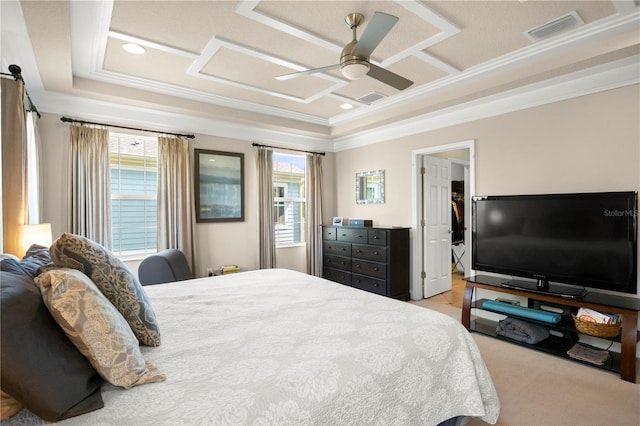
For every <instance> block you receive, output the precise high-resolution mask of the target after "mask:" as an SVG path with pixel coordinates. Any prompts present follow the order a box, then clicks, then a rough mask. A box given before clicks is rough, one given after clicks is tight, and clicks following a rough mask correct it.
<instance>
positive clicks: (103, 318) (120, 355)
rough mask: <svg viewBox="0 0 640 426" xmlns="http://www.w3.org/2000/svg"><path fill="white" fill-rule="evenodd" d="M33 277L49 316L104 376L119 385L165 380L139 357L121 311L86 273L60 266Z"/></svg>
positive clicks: (135, 384) (131, 385) (153, 367)
mask: <svg viewBox="0 0 640 426" xmlns="http://www.w3.org/2000/svg"><path fill="white" fill-rule="evenodd" d="M35 282H36V284H37V285H38V287H40V292H41V293H42V298H43V300H44V303H45V305H47V308H48V309H49V312H51V315H52V316H53V318H54V319H55V320H56V322H57V323H58V325H60V327H61V328H62V330H63V331H64V332H65V334H66V335H67V337H69V340H71V342H73V344H74V345H76V347H77V348H78V350H79V351H80V352H82V354H83V355H84V356H86V357H87V359H89V362H90V363H91V365H93V368H95V369H96V371H97V372H98V374H100V375H101V376H102V377H103V378H104V379H105V380H107V381H108V382H109V383H112V384H114V385H116V386H122V387H124V388H125V389H129V388H131V387H133V386H137V385H142V384H145V383H153V382H159V381H162V380H165V376H164V375H163V374H161V373H160V372H159V371H158V369H157V368H156V367H155V366H153V365H152V364H150V363H147V362H146V361H145V359H144V357H143V356H142V353H140V348H139V346H138V340H137V339H136V337H135V336H134V335H133V332H132V331H131V328H129V325H128V324H127V322H126V321H125V320H124V318H123V317H122V315H120V313H119V312H118V310H117V309H116V308H115V307H114V306H113V305H112V304H111V302H109V301H108V300H107V298H106V297H105V296H104V295H103V294H102V293H101V292H100V290H98V288H97V287H96V285H95V284H94V283H93V282H92V281H91V280H90V279H89V278H88V277H87V276H86V275H84V274H83V273H82V272H79V271H77V270H75V269H68V268H63V269H57V270H50V271H47V272H45V273H43V274H42V275H40V276H39V277H36V279H35Z"/></svg>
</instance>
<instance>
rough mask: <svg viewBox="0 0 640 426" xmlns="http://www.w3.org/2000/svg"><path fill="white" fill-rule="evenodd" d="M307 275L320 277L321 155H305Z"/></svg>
mask: <svg viewBox="0 0 640 426" xmlns="http://www.w3.org/2000/svg"><path fill="white" fill-rule="evenodd" d="M306 183H307V203H306V204H307V273H308V274H309V275H315V276H317V277H321V276H322V195H323V194H322V155H320V154H308V155H307V181H306Z"/></svg>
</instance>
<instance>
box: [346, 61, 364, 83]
mask: <svg viewBox="0 0 640 426" xmlns="http://www.w3.org/2000/svg"><path fill="white" fill-rule="evenodd" d="M368 72H369V64H367V63H362V62H360V63H352V64H349V65H345V66H344V67H342V75H344V76H345V77H347V78H348V79H349V80H358V79H359V78H362V77H364V76H365V75H367V73H368Z"/></svg>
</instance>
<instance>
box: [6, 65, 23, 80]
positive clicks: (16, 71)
mask: <svg viewBox="0 0 640 426" xmlns="http://www.w3.org/2000/svg"><path fill="white" fill-rule="evenodd" d="M9 72H10V73H11V75H12V76H13V78H15V79H17V80H21V79H22V68H20V67H19V66H18V65H16V64H11V65H9Z"/></svg>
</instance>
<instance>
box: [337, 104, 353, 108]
mask: <svg viewBox="0 0 640 426" xmlns="http://www.w3.org/2000/svg"><path fill="white" fill-rule="evenodd" d="M340 108H342V109H351V108H353V105H351V104H342V105H340Z"/></svg>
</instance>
